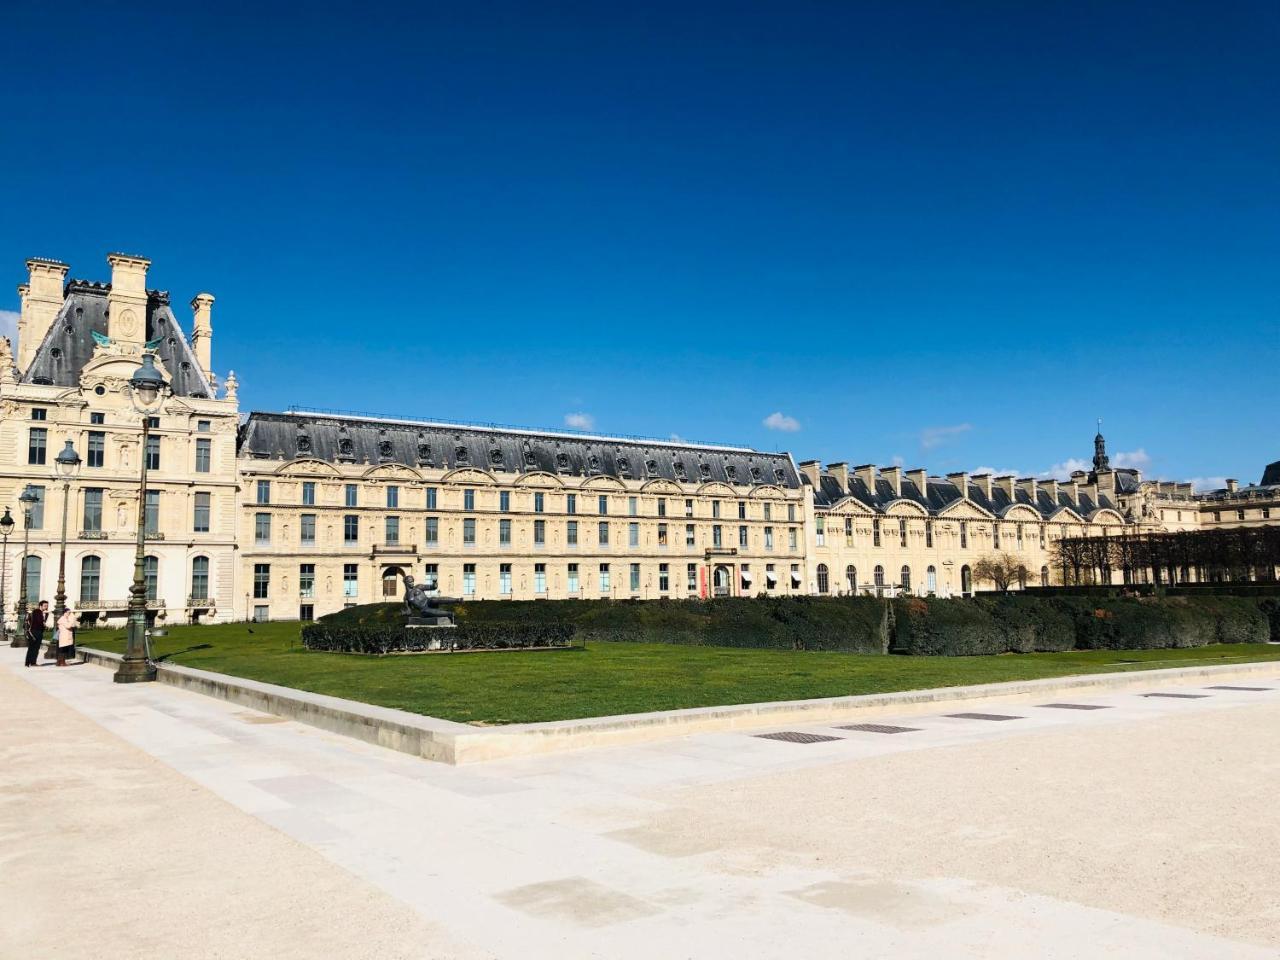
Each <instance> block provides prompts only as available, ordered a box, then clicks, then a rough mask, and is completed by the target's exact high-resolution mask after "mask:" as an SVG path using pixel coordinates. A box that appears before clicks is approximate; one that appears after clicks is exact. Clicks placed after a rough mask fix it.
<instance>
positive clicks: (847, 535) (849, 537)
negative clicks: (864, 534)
mask: <svg viewBox="0 0 1280 960" xmlns="http://www.w3.org/2000/svg"><path fill="white" fill-rule="evenodd" d="M844 545H845V546H846V547H852V546H853V517H845V518H844Z"/></svg>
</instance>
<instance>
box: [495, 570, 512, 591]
mask: <svg viewBox="0 0 1280 960" xmlns="http://www.w3.org/2000/svg"><path fill="white" fill-rule="evenodd" d="M498 592H499V593H501V594H502V595H503V596H504V597H509V596H511V564H509V563H503V564H500V565H499V566H498Z"/></svg>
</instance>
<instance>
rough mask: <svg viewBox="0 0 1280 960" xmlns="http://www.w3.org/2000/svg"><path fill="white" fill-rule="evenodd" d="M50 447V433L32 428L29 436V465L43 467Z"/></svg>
mask: <svg viewBox="0 0 1280 960" xmlns="http://www.w3.org/2000/svg"><path fill="white" fill-rule="evenodd" d="M48 447H49V431H48V430H46V429H45V428H44V427H32V428H31V429H30V430H29V431H28V434H27V463H29V464H36V465H37V466H43V465H44V462H45V456H46V455H47V453H48Z"/></svg>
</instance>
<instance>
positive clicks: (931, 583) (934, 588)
mask: <svg viewBox="0 0 1280 960" xmlns="http://www.w3.org/2000/svg"><path fill="white" fill-rule="evenodd" d="M924 587H925V590H926V591H927V592H929V593H931V594H933V593H937V592H938V568H937V567H934V566H930V567H929V569H928V570H926V571H925V572H924Z"/></svg>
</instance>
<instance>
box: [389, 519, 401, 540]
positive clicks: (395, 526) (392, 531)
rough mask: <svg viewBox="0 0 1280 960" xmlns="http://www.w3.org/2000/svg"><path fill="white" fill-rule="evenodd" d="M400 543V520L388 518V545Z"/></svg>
mask: <svg viewBox="0 0 1280 960" xmlns="http://www.w3.org/2000/svg"><path fill="white" fill-rule="evenodd" d="M399 542H400V518H399V517H387V543H389V544H390V543H399Z"/></svg>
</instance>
